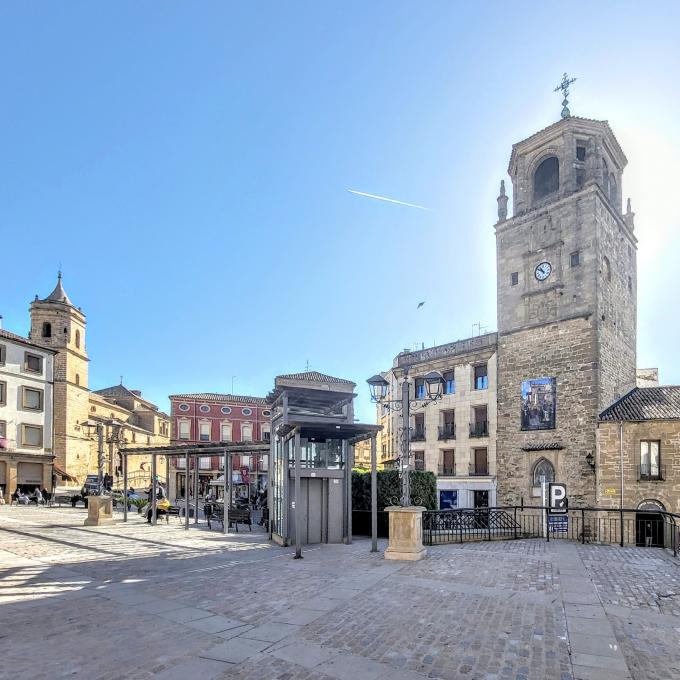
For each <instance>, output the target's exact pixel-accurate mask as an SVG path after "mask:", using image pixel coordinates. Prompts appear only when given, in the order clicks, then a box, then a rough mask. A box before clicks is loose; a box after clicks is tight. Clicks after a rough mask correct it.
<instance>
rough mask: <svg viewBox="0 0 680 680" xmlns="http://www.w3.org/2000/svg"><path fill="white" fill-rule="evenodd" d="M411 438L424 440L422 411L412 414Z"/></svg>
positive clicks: (416, 440) (419, 440)
mask: <svg viewBox="0 0 680 680" xmlns="http://www.w3.org/2000/svg"><path fill="white" fill-rule="evenodd" d="M411 440H412V441H414V442H422V441H425V415H424V414H423V413H416V415H414V416H413V430H412V431H411Z"/></svg>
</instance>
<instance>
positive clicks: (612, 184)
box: [609, 174, 617, 204]
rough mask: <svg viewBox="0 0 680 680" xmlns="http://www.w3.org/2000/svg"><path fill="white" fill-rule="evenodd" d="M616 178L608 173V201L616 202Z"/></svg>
mask: <svg viewBox="0 0 680 680" xmlns="http://www.w3.org/2000/svg"><path fill="white" fill-rule="evenodd" d="M616 200H617V197H616V178H615V177H614V175H613V174H611V175H609V202H610V203H614V204H616Z"/></svg>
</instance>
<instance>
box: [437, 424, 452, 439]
mask: <svg viewBox="0 0 680 680" xmlns="http://www.w3.org/2000/svg"><path fill="white" fill-rule="evenodd" d="M437 430H438V438H439V441H443V440H446V439H455V438H456V426H455V425H454V424H453V423H445V424H444V425H440V426H439V427H438V428H437Z"/></svg>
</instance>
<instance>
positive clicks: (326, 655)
mask: <svg viewBox="0 0 680 680" xmlns="http://www.w3.org/2000/svg"><path fill="white" fill-rule="evenodd" d="M338 653H339V652H338V651H337V650H332V649H326V648H324V647H320V646H319V645H313V644H310V643H308V642H306V643H305V642H293V643H291V644H287V645H286V646H285V647H278V648H277V649H273V650H272V652H271V654H272V655H274V656H276V657H278V658H279V659H285V660H286V661H290V662H291V663H294V664H297V665H298V666H303V667H304V668H314V667H315V666H318V665H319V664H322V663H324V662H326V661H330V660H331V659H332V658H333V657H335V656H337V655H338Z"/></svg>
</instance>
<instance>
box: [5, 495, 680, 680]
mask: <svg viewBox="0 0 680 680" xmlns="http://www.w3.org/2000/svg"><path fill="white" fill-rule="evenodd" d="M84 517H85V514H84V511H82V510H72V509H70V508H68V509H66V508H62V509H57V508H54V509H35V508H31V509H29V508H25V507H7V506H4V507H2V508H0V575H1V576H0V578H1V580H0V610H1V612H2V614H1V619H0V620H1V621H2V627H1V629H0V649H1V650H2V653H1V654H0V677H2V678H9V677H30V678H32V679H36V680H37V679H39V678H51V679H54V678H66V677H69V678H73V677H77V678H80V677H82V678H88V679H91V680H95V679H97V678H102V679H113V678H131V677H134V678H151V677H154V676H156V675H157V676H158V677H159V678H161V679H162V680H176V679H177V680H190V679H193V678H198V679H200V680H212V679H213V678H237V679H240V680H254V679H257V680H269V679H281V680H283V679H286V680H297V679H300V680H313V679H319V680H322V679H324V680H328V679H329V678H335V679H337V680H374V679H375V680H378V679H384V680H387V679H392V680H419V679H420V680H422V679H423V678H446V679H454V678H467V679H472V678H474V679H479V680H491V679H496V678H498V679H503V680H505V679H512V680H529V679H532V680H538V679H543V678H550V679H553V678H554V679H557V680H568V679H570V678H573V679H580V678H583V679H586V680H587V679H589V678H602V679H606V678H617V679H619V678H635V679H642V678H655V679H657V678H658V679H662V678H663V679H668V680H671V679H673V678H675V679H677V678H678V677H680V562H676V561H674V560H673V559H672V558H671V557H669V556H667V555H666V554H665V553H663V552H662V551H659V550H653V549H637V548H626V549H621V548H618V547H603V546H588V545H586V546H581V545H578V544H575V543H567V542H564V541H560V542H551V543H546V542H544V541H541V540H526V541H515V542H510V541H506V542H502V541H498V542H491V543H468V544H465V545H448V546H438V547H435V548H431V549H430V556H429V557H428V559H427V560H425V561H423V562H416V563H395V562H388V561H385V560H384V559H383V558H382V554H381V553H379V554H371V553H370V552H369V547H370V544H369V542H367V541H365V540H360V541H356V542H355V543H354V544H353V545H352V546H337V545H336V546H331V545H329V546H316V547H314V548H310V549H308V550H306V551H305V553H304V554H305V557H304V559H303V560H293V559H291V551H290V549H287V548H280V547H277V546H273V545H271V544H269V542H268V541H267V540H266V536H265V535H264V534H263V533H261V532H260V531H253V532H252V533H249V532H248V531H245V532H242V533H240V534H230V535H229V536H224V535H222V534H220V533H219V532H217V531H213V532H209V531H207V529H202V528H193V527H192V528H191V530H190V531H188V532H186V531H185V530H184V529H183V528H182V527H181V525H180V524H179V523H178V522H177V520H176V519H175V520H174V521H173V520H171V522H170V524H168V525H166V524H165V523H162V524H160V525H159V526H157V527H150V526H148V525H147V524H146V523H144V522H143V521H142V520H141V519H140V518H139V517H138V516H136V515H135V516H133V517H132V520H133V521H131V522H130V523H128V524H127V525H122V524H116V525H115V526H110V527H96V528H94V527H84V526H83V519H84ZM383 547H384V546H383Z"/></svg>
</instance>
